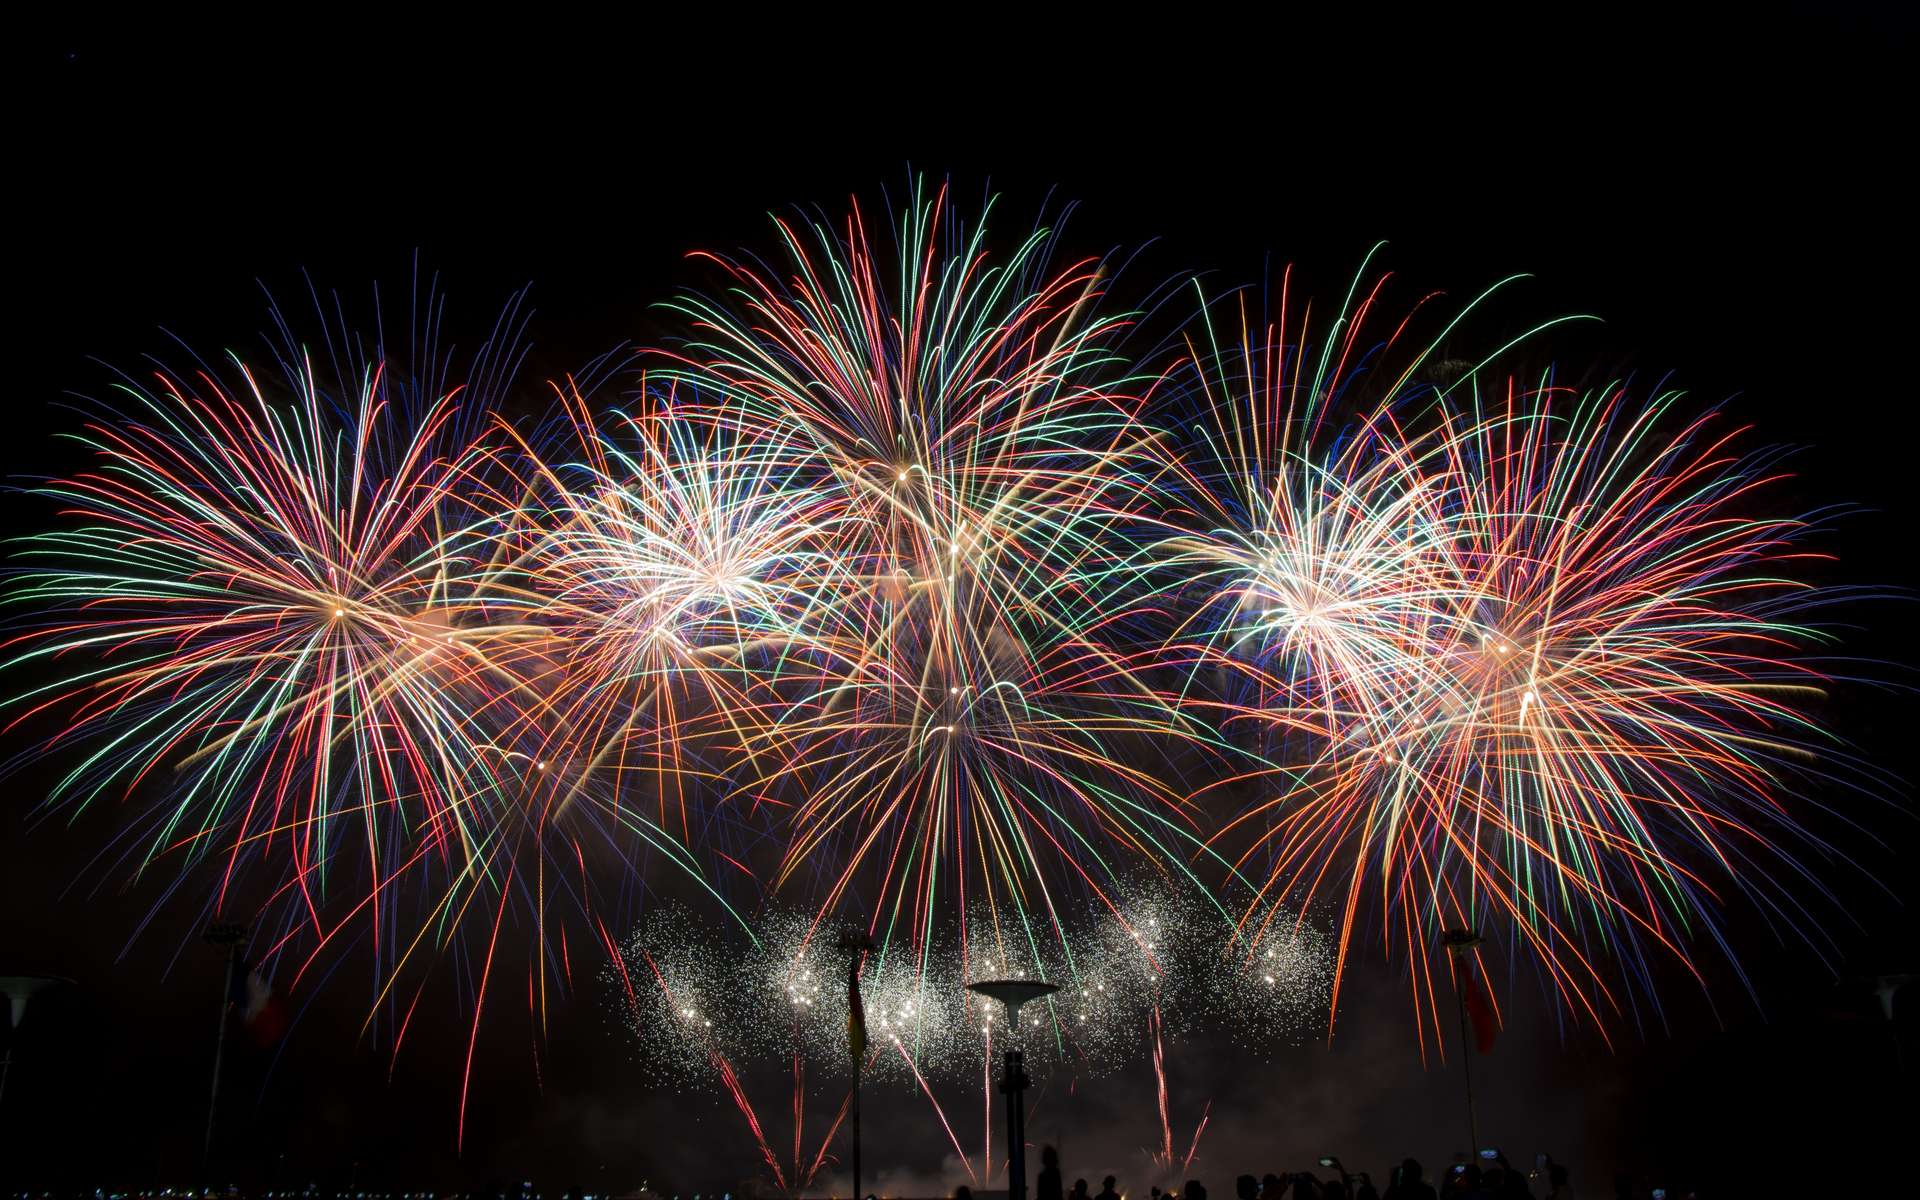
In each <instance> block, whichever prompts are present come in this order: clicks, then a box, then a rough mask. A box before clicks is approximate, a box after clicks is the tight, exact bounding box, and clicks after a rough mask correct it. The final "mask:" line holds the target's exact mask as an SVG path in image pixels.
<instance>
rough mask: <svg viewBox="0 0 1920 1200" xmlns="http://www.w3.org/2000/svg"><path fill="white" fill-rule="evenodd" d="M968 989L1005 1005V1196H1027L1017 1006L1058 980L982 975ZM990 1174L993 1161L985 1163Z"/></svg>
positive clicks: (1052, 988) (1013, 1199)
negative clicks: (1008, 1035) (1007, 1033)
mask: <svg viewBox="0 0 1920 1200" xmlns="http://www.w3.org/2000/svg"><path fill="white" fill-rule="evenodd" d="M967 990H968V991H970V992H974V993H976V994H978V995H981V996H985V997H987V998H988V999H990V1000H998V1001H999V1002H1000V1003H1001V1004H1003V1005H1005V1006H1006V1009H1007V1025H1008V1027H1009V1028H1011V1029H1012V1030H1013V1031H1014V1033H1013V1036H1012V1038H1010V1039H1009V1042H1010V1043H1013V1044H1009V1045H1008V1047H1007V1057H1006V1059H1005V1062H1006V1068H1005V1073H1004V1074H1002V1075H1001V1077H1000V1091H1001V1092H1002V1094H1004V1095H1005V1096H1006V1097H1007V1200H1027V1101H1026V1096H1025V1093H1026V1090H1027V1084H1028V1083H1029V1082H1031V1081H1030V1080H1029V1079H1028V1078H1027V1072H1026V1056H1025V1055H1023V1054H1021V1052H1020V1051H1019V1050H1018V1049H1016V1048H1015V1045H1017V1039H1018V1038H1019V1036H1020V1033H1019V1030H1020V1006H1021V1005H1022V1004H1025V1003H1026V1002H1027V1001H1029V1000H1038V999H1039V998H1040V997H1042V996H1047V995H1051V994H1052V993H1054V992H1057V991H1059V990H1060V985H1059V984H1057V983H1042V982H1040V981H1039V980H1037V979H983V980H981V981H980V982H979V983H970V984H968V985H967ZM987 1175H988V1177H989V1178H991V1177H992V1175H993V1164H992V1163H988V1164H987Z"/></svg>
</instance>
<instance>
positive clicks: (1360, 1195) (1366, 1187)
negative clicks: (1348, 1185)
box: [1353, 1171, 1380, 1200]
mask: <svg viewBox="0 0 1920 1200" xmlns="http://www.w3.org/2000/svg"><path fill="white" fill-rule="evenodd" d="M1356 1178H1358V1179H1359V1180H1360V1184H1359V1186H1358V1187H1356V1188H1354V1189H1353V1200H1380V1192H1379V1190H1378V1189H1376V1188H1375V1187H1374V1186H1373V1180H1372V1179H1370V1178H1368V1177H1367V1173H1366V1172H1365V1171H1362V1172H1360V1174H1359V1175H1358V1176H1356Z"/></svg>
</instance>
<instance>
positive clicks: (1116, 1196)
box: [1093, 1175, 1120, 1200]
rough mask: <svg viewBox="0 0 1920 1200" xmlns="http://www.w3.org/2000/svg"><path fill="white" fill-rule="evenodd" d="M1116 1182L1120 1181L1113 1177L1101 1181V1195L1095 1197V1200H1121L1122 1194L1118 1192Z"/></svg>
mask: <svg viewBox="0 0 1920 1200" xmlns="http://www.w3.org/2000/svg"><path fill="white" fill-rule="evenodd" d="M1116 1182H1118V1181H1117V1180H1115V1179H1114V1177H1113V1176H1111V1175H1109V1176H1107V1177H1106V1178H1105V1179H1102V1180H1101V1181H1100V1194H1099V1195H1098V1196H1095V1197H1094V1198H1093V1200H1120V1193H1119V1192H1118V1191H1116V1190H1115V1189H1114V1186H1113V1185H1114V1184H1115V1183H1116Z"/></svg>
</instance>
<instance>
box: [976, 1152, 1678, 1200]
mask: <svg viewBox="0 0 1920 1200" xmlns="http://www.w3.org/2000/svg"><path fill="white" fill-rule="evenodd" d="M1062 1182H1063V1177H1062V1175H1061V1171H1060V1153H1059V1151H1057V1150H1055V1149H1054V1148H1053V1147H1052V1146H1047V1147H1044V1148H1043V1149H1042V1150H1041V1151H1040V1174H1039V1177H1038V1179H1037V1180H1036V1181H1035V1186H1034V1200H1129V1197H1128V1194H1127V1193H1126V1192H1124V1191H1122V1190H1121V1189H1120V1187H1119V1180H1118V1179H1117V1177H1115V1176H1112V1175H1108V1176H1106V1177H1105V1178H1104V1179H1102V1180H1101V1181H1100V1190H1099V1191H1098V1192H1093V1191H1090V1190H1089V1187H1088V1183H1087V1180H1085V1179H1076V1180H1074V1181H1073V1186H1072V1188H1070V1189H1065V1190H1063V1188H1062ZM1383 1184H1384V1186H1383ZM1591 1194H1592V1195H1595V1196H1598V1195H1599V1193H1591ZM1572 1196H1573V1187H1572V1185H1571V1183H1570V1182H1569V1176H1568V1172H1567V1168H1566V1167H1565V1166H1563V1165H1562V1164H1560V1163H1556V1162H1554V1161H1553V1160H1552V1159H1551V1158H1549V1157H1548V1156H1546V1155H1544V1154H1543V1155H1540V1156H1539V1157H1538V1158H1536V1159H1535V1161H1534V1163H1533V1166H1532V1167H1531V1168H1530V1169H1522V1168H1517V1167H1515V1166H1514V1165H1513V1164H1512V1163H1510V1162H1508V1161H1507V1157H1506V1155H1504V1154H1502V1153H1501V1152H1500V1151H1498V1150H1483V1151H1481V1152H1480V1153H1479V1154H1478V1155H1474V1156H1466V1155H1456V1156H1455V1161H1454V1162H1452V1163H1451V1164H1449V1165H1448V1166H1447V1167H1446V1168H1445V1169H1444V1170H1442V1171H1440V1172H1438V1173H1437V1174H1435V1175H1431V1176H1430V1175H1429V1174H1428V1171H1427V1168H1426V1167H1425V1166H1423V1165H1422V1164H1421V1163H1420V1162H1419V1160H1417V1159H1413V1158H1407V1159H1403V1160H1402V1161H1401V1162H1400V1163H1399V1165H1397V1166H1395V1167H1393V1168H1392V1169H1391V1170H1390V1171H1387V1172H1385V1177H1384V1180H1383V1181H1376V1180H1375V1178H1374V1177H1373V1175H1372V1174H1371V1173H1370V1172H1367V1171H1361V1170H1354V1169H1352V1168H1350V1167H1348V1166H1346V1165H1345V1164H1343V1163H1342V1162H1341V1161H1340V1160H1339V1159H1337V1158H1333V1157H1326V1158H1322V1159H1320V1160H1319V1162H1318V1164H1317V1165H1316V1168H1315V1169H1313V1170H1306V1171H1280V1172H1269V1173H1267V1174H1265V1175H1261V1176H1259V1177H1257V1178H1256V1177H1255V1176H1253V1175H1242V1176H1240V1177H1239V1178H1237V1179H1235V1180H1234V1181H1233V1200H1570V1198H1571V1197H1572ZM1612 1196H1613V1200H1686V1197H1684V1196H1681V1195H1674V1196H1671V1197H1669V1196H1668V1194H1667V1192H1666V1190H1665V1189H1664V1188H1657V1187H1640V1186H1638V1185H1636V1184H1635V1183H1634V1182H1633V1181H1632V1180H1630V1179H1627V1178H1626V1177H1624V1176H1623V1177H1621V1178H1619V1179H1617V1180H1615V1182H1614V1187H1613V1191H1612ZM955 1200H972V1193H971V1191H970V1190H969V1189H967V1188H961V1189H959V1190H958V1191H957V1192H956V1193H955ZM1132 1200H1207V1188H1206V1185H1205V1184H1204V1183H1202V1182H1201V1181H1200V1180H1198V1179H1189V1180H1187V1181H1186V1182H1185V1183H1182V1184H1179V1185H1177V1186H1169V1187H1165V1188H1162V1187H1161V1186H1159V1185H1158V1184H1154V1185H1150V1186H1149V1188H1148V1191H1147V1195H1146V1196H1145V1197H1139V1196H1137V1195H1136V1196H1135V1197H1133V1198H1132Z"/></svg>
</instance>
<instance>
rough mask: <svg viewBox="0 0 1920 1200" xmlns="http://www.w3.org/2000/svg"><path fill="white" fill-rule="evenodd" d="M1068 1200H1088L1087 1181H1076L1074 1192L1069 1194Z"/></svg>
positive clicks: (1074, 1182)
mask: <svg viewBox="0 0 1920 1200" xmlns="http://www.w3.org/2000/svg"><path fill="white" fill-rule="evenodd" d="M1067 1200H1087V1181H1086V1180H1084V1179H1076V1180H1074V1181H1073V1190H1072V1191H1070V1192H1068V1193H1067Z"/></svg>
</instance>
